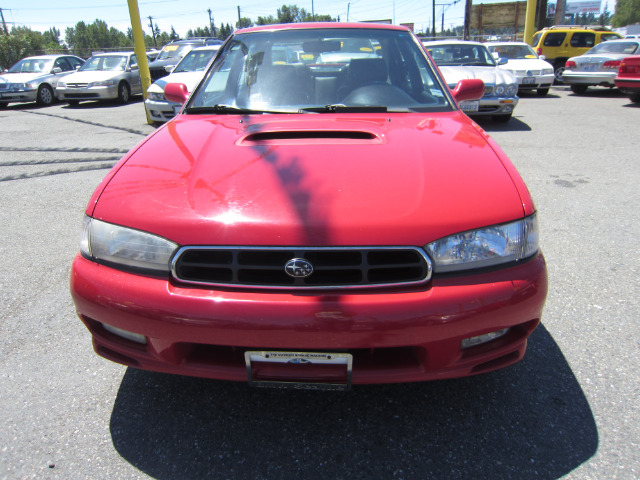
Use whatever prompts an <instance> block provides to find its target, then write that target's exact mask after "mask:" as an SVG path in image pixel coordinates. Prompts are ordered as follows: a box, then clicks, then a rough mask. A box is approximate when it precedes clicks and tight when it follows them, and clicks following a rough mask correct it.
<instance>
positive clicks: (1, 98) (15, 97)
mask: <svg viewBox="0 0 640 480" xmlns="http://www.w3.org/2000/svg"><path fill="white" fill-rule="evenodd" d="M37 99H38V89H36V88H34V89H33V90H20V91H17V92H16V91H13V92H9V91H6V90H3V91H2V92H0V102H3V103H10V102H35V101H36V100H37Z"/></svg>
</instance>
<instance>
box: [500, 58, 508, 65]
mask: <svg viewBox="0 0 640 480" xmlns="http://www.w3.org/2000/svg"><path fill="white" fill-rule="evenodd" d="M508 62H509V59H508V58H502V57H500V58H499V59H498V65H506V64H507V63H508Z"/></svg>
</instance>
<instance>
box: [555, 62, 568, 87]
mask: <svg viewBox="0 0 640 480" xmlns="http://www.w3.org/2000/svg"><path fill="white" fill-rule="evenodd" d="M566 62H567V59H566V58H559V59H557V60H556V61H555V62H554V63H553V73H554V75H555V77H556V79H555V82H554V83H560V84H561V83H562V74H563V73H564V65H565V63H566Z"/></svg>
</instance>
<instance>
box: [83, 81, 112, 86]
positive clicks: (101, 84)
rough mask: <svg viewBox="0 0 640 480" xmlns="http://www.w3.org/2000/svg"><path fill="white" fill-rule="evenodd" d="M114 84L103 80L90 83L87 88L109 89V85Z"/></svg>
mask: <svg viewBox="0 0 640 480" xmlns="http://www.w3.org/2000/svg"><path fill="white" fill-rule="evenodd" d="M115 84H116V82H115V81H113V80H103V81H101V82H91V83H90V84H89V85H88V86H89V87H110V86H111V85H115Z"/></svg>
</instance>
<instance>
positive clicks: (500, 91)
mask: <svg viewBox="0 0 640 480" xmlns="http://www.w3.org/2000/svg"><path fill="white" fill-rule="evenodd" d="M504 89H505V86H504V85H502V84H500V85H496V89H495V90H494V91H495V94H496V95H497V96H498V97H500V96H502V95H504Z"/></svg>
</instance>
